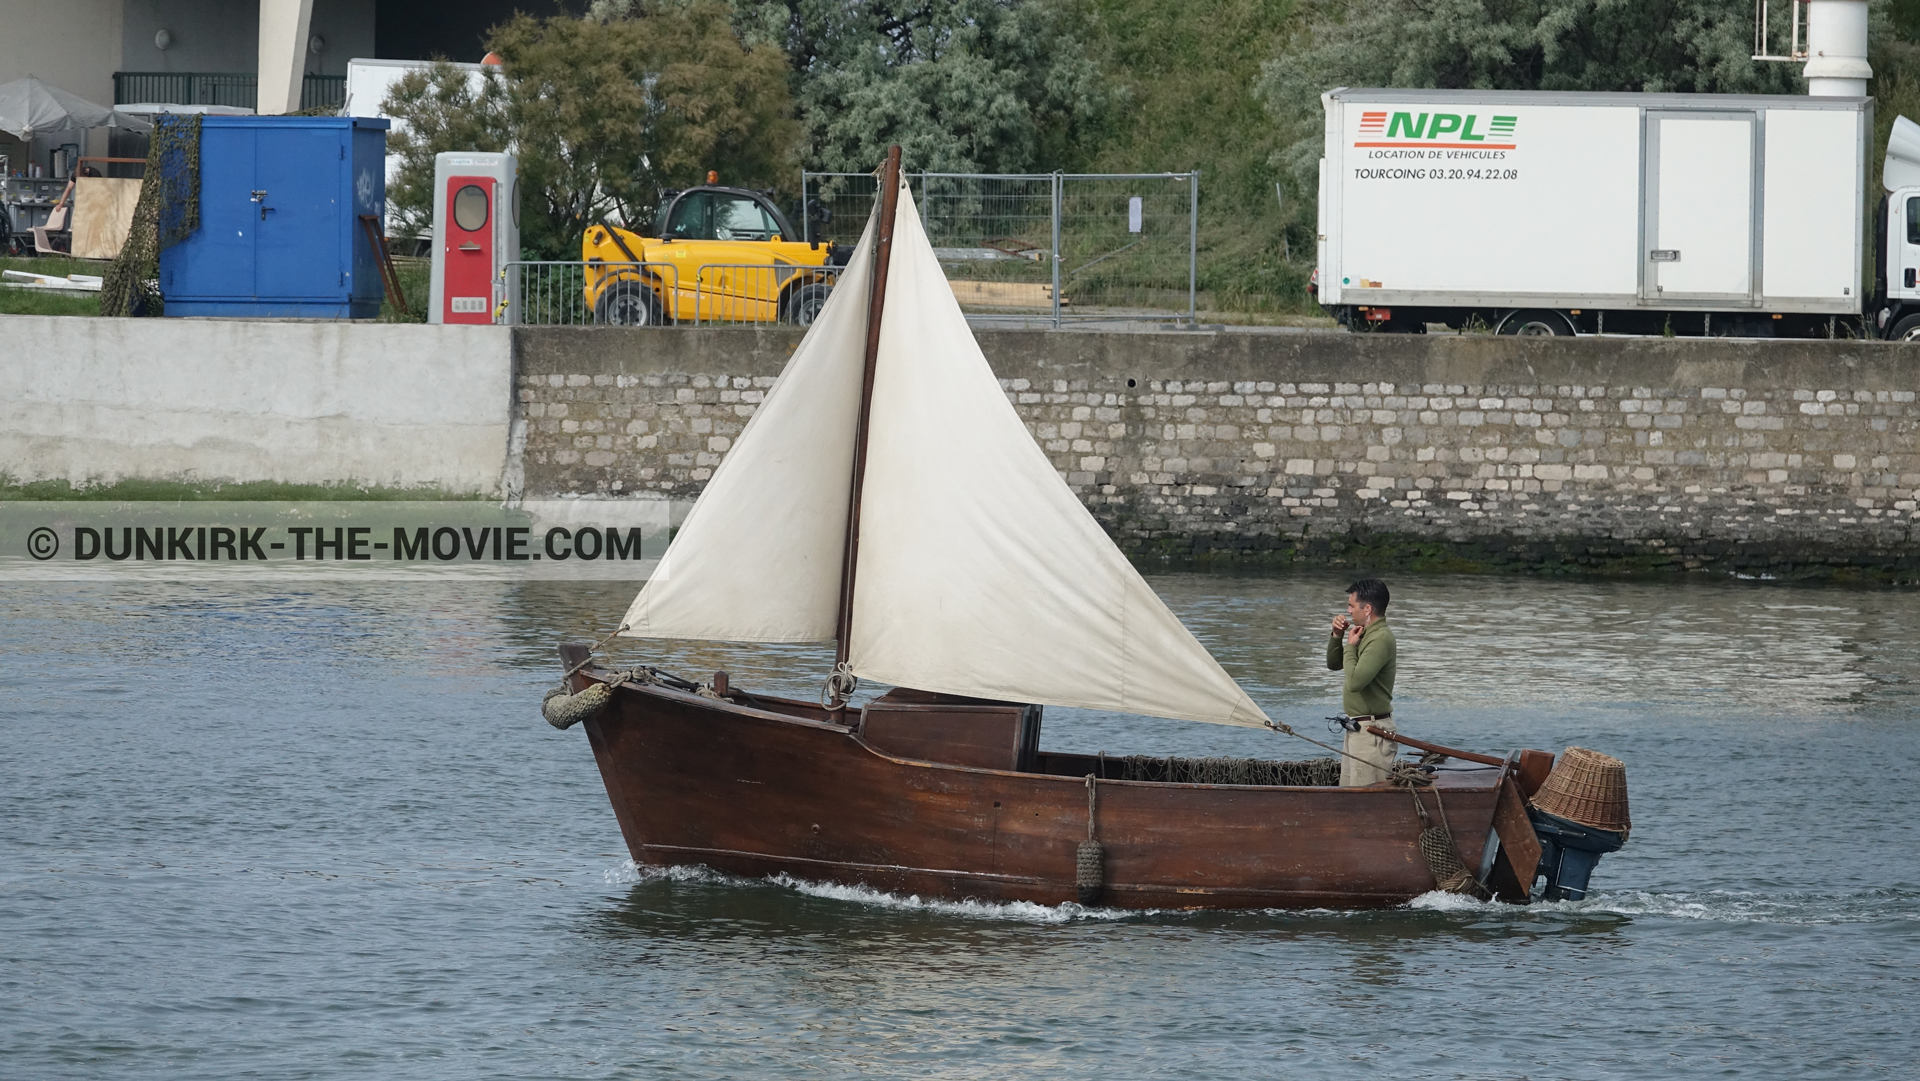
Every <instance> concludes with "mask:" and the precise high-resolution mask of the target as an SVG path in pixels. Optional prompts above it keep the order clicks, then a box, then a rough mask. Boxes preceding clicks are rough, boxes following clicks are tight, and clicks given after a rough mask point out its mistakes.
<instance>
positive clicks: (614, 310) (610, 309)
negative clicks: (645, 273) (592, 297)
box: [593, 282, 666, 327]
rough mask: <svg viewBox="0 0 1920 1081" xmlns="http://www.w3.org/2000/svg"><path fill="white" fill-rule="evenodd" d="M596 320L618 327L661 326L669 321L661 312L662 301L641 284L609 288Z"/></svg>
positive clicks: (597, 307)
mask: <svg viewBox="0 0 1920 1081" xmlns="http://www.w3.org/2000/svg"><path fill="white" fill-rule="evenodd" d="M593 320H594V322H596V323H604V324H606V325H607V326H615V327H657V326H660V325H661V324H663V323H665V322H666V319H665V317H664V316H663V315H661V312H660V298H658V297H656V296H654V295H653V290H651V289H649V288H647V287H646V286H644V285H641V284H639V283H638V282H621V283H618V284H616V285H612V286H609V287H608V288H607V291H606V292H605V293H602V294H601V295H600V303H599V304H597V305H595V306H594V309H593Z"/></svg>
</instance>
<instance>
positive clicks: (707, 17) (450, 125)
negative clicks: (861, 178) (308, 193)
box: [386, 0, 799, 259]
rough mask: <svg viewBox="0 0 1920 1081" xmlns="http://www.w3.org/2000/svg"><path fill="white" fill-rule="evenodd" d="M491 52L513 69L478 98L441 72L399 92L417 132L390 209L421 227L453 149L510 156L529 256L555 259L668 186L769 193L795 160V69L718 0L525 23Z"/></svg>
mask: <svg viewBox="0 0 1920 1081" xmlns="http://www.w3.org/2000/svg"><path fill="white" fill-rule="evenodd" d="M488 46H489V48H491V49H492V50H493V51H494V52H496V53H498V54H500V56H501V58H502V59H503V60H504V61H505V63H504V66H503V68H502V69H501V71H499V72H497V73H496V72H488V73H487V74H486V75H485V77H484V78H483V79H482V80H480V85H479V86H478V87H477V88H476V87H475V86H473V85H472V81H471V80H470V79H469V77H468V76H467V74H466V73H465V72H463V71H460V70H458V69H455V68H452V67H451V66H443V67H437V68H435V69H433V70H432V71H430V72H426V73H414V74H410V75H408V76H407V77H406V78H405V79H403V80H402V81H401V82H399V83H398V84H396V85H395V87H394V89H393V91H392V93H391V94H390V96H389V97H388V100H387V104H386V109H387V112H388V114H389V115H391V116H394V117H396V118H404V119H405V120H407V121H408V123H409V125H410V128H411V130H409V131H407V132H405V133H403V134H402V135H400V136H398V137H396V138H395V139H394V140H393V147H394V152H395V153H397V154H399V155H400V156H401V158H402V162H403V164H402V167H401V172H400V177H399V179H398V182H397V183H396V184H395V185H394V187H393V188H392V190H391V191H390V192H389V195H388V198H389V200H390V201H391V202H392V203H393V205H394V206H395V207H396V209H398V210H399V211H400V212H401V215H402V217H403V220H405V221H407V222H408V224H410V225H412V226H413V227H415V228H419V227H421V226H424V225H425V224H426V222H427V221H428V220H429V219H430V217H431V215H432V210H433V191H432V180H433V157H434V155H435V154H437V153H441V152H443V151H450V150H482V151H501V150H512V151H513V152H514V153H515V154H516V155H517V156H518V158H519V159H520V215H521V216H520V230H521V248H522V252H523V254H525V255H526V256H527V257H529V258H555V259H575V258H578V257H579V250H580V237H581V234H582V233H584V232H585V231H586V229H587V227H588V226H589V225H592V224H593V223H595V222H597V221H600V220H602V219H604V218H607V217H612V218H615V219H617V220H622V221H644V220H647V219H648V218H650V217H651V212H652V210H653V207H654V204H655V202H656V199H657V196H658V193H659V190H660V189H661V188H663V187H668V186H684V185H687V184H691V183H695V182H697V181H698V180H700V179H701V177H702V176H703V175H704V173H705V171H706V170H707V169H719V170H721V172H722V173H723V175H725V176H727V177H728V179H729V181H730V182H731V183H736V184H748V185H764V184H771V183H774V182H777V181H782V180H785V179H786V178H787V177H788V176H789V175H790V174H791V173H792V172H793V170H794V169H795V168H796V167H797V166H798V164H799V161H798V157H797V155H796V154H795V148H796V146H797V144H798V138H799V126H798V124H797V123H796V122H795V121H794V119H793V117H792V112H793V110H792V104H791V100H790V98H789V97H788V89H787V75H786V72H787V67H786V60H785V58H784V57H783V56H782V55H781V53H780V52H779V51H778V50H777V49H774V48H773V47H771V46H766V45H761V46H749V45H746V44H745V43H743V42H742V40H741V39H740V37H739V36H738V35H737V34H736V33H735V32H734V30H733V27H732V23H731V12H730V10H729V9H728V8H727V7H726V6H725V5H723V4H721V3H719V2H718V0H694V2H692V3H687V4H682V5H663V6H661V7H660V8H659V9H658V10H648V11H644V12H641V13H639V14H635V15H632V16H631V17H616V18H610V19H606V20H601V19H592V18H590V19H578V18H570V17H556V18H551V19H533V18H529V17H527V16H525V15H521V16H516V17H515V18H514V19H513V20H512V21H510V22H508V23H506V24H504V25H502V26H499V27H496V28H495V29H494V31H493V33H492V35H491V37H490V38H489V41H488Z"/></svg>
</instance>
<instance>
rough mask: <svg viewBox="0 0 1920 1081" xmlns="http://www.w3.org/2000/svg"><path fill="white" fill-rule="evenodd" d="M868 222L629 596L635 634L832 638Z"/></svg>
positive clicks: (861, 361)
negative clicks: (809, 322) (815, 312)
mask: <svg viewBox="0 0 1920 1081" xmlns="http://www.w3.org/2000/svg"><path fill="white" fill-rule="evenodd" d="M872 246H873V222H872V221H869V222H868V223H867V231H866V233H865V235H863V236H862V237H861V238H860V244H859V246H858V247H856V248H855V249H854V252H853V259H852V261H850V262H849V263H848V264H847V269H846V273H844V274H842V275H841V277H840V281H839V283H838V284H837V285H835V286H834V287H833V292H832V293H831V294H830V295H829V296H828V297H827V303H826V306H825V307H823V308H822V309H821V310H820V314H819V316H818V317H817V318H816V319H815V320H814V323H813V326H812V328H811V329H809V330H808V331H807V336H806V337H805V338H802V339H801V340H800V346H799V348H797V349H795V350H794V351H793V358H792V359H791V360H789V361H787V366H786V369H785V370H784V371H782V372H781V373H780V378H779V380H778V381H777V382H775V383H774V385H773V386H772V387H771V388H769V389H768V391H767V397H766V400H765V401H764V402H762V403H761V405H760V408H759V409H758V410H756V411H755V412H754V414H753V419H751V420H749V421H747V426H746V428H745V429H744V430H742V431H741V433H740V437H739V438H738V439H736V440H735V441H734V445H733V448H732V449H731V450H729V451H728V452H727V456H726V458H724V459H723V460H722V461H721V463H720V467H719V468H718V469H716V470H715V471H714V474H713V479H712V480H710V481H709V482H708V483H707V487H706V491H704V492H702V493H701V495H700V499H699V501H698V502H697V503H695V504H694V506H693V510H692V511H691V512H689V513H688V515H687V520H686V521H685V522H684V523H682V524H681V526H680V531H679V532H678V533H675V534H674V537H673V543H672V544H670V545H668V546H667V554H666V555H665V556H663V557H662V558H661V560H660V566H659V568H658V569H657V570H655V571H654V572H653V576H652V577H651V578H649V579H648V580H647V584H646V585H645V586H644V587H643V588H642V589H641V590H640V595H639V596H638V597H635V598H634V601H633V606H632V607H631V608H629V609H628V610H627V614H626V618H625V622H626V624H627V625H628V630H627V631H626V632H625V633H626V635H627V636H628V637H631V638H709V639H716V640H722V641H735V642H817V641H823V640H830V639H832V638H833V634H834V623H835V622H836V621H837V619H838V617H839V610H840V565H841V560H842V558H843V553H844V549H845V547H846V539H847V492H848V490H849V488H850V487H851V485H852V482H853V429H854V423H855V421H856V420H857V419H858V416H859V413H860V379H861V375H862V373H863V370H864V367H865V361H866V347H867V304H868V295H867V294H868V291H869V288H870V286H869V282H870V281H871V280H872V273H873V260H872V258H871V255H872Z"/></svg>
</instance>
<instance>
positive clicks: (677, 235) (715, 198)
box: [580, 178, 853, 326]
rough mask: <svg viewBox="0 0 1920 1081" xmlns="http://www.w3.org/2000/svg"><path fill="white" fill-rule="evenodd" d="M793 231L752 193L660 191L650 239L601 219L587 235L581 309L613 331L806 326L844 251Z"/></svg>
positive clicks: (713, 187) (847, 252) (706, 188)
mask: <svg viewBox="0 0 1920 1081" xmlns="http://www.w3.org/2000/svg"><path fill="white" fill-rule="evenodd" d="M710 179H711V178H710ZM798 235H799V234H798V233H797V232H795V231H794V228H793V226H792V225H791V224H789V223H788V221H787V218H786V215H784V214H782V213H780V210H779V208H778V207H776V206H774V205H773V201H772V200H770V199H768V198H767V197H766V196H765V195H764V194H762V193H760V192H757V191H749V190H747V189H745V188H728V187H721V186H719V185H717V184H712V183H709V184H706V185H702V186H700V187H696V188H688V189H687V190H685V191H679V192H669V193H667V197H666V198H665V199H664V200H662V202H661V206H660V216H659V218H658V219H657V220H656V221H655V226H654V231H653V236H650V237H648V236H641V235H640V234H639V233H637V232H635V231H634V230H631V229H623V228H620V227H619V226H616V225H612V224H609V223H605V222H602V223H601V224H598V225H595V226H592V227H591V228H589V229H588V230H587V232H586V235H585V237H583V238H582V239H581V242H580V254H581V258H582V259H583V260H585V262H586V263H587V272H586V301H587V308H588V310H590V311H592V312H593V317H594V321H595V322H598V323H610V324H613V325H616V326H655V325H660V324H666V323H676V322H681V321H686V322H700V323H707V322H717V323H772V322H784V323H793V324H797V325H800V326H805V325H807V324H810V323H812V322H813V320H814V317H815V316H816V315H818V314H819V313H820V309H821V307H822V306H823V305H825V304H826V302H827V294H828V293H829V292H831V291H832V289H833V282H834V280H835V278H837V277H838V276H839V272H840V268H841V267H842V266H844V265H845V264H846V261H847V259H848V258H849V257H851V256H852V254H853V249H852V248H850V247H844V246H837V245H835V244H833V243H831V242H828V243H820V242H818V241H815V242H813V243H806V242H803V241H799V240H795V239H793V238H794V237H797V236H798Z"/></svg>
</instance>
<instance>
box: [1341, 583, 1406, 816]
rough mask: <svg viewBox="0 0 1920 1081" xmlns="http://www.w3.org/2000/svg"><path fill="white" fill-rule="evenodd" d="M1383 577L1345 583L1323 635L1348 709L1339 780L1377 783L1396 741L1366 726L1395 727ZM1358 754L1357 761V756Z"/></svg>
mask: <svg viewBox="0 0 1920 1081" xmlns="http://www.w3.org/2000/svg"><path fill="white" fill-rule="evenodd" d="M1387 600H1388V595H1387V583H1385V582H1382V581H1381V580H1380V579H1378V578H1362V579H1360V580H1359V581H1358V582H1355V583H1353V584H1352V585H1350V586H1348V587H1347V613H1346V615H1341V616H1334V617H1333V634H1332V637H1330V638H1328V639H1327V667H1328V668H1329V669H1331V670H1333V671H1335V672H1343V673H1345V675H1346V682H1345V683H1344V685H1343V687H1342V690H1341V694H1340V706H1341V710H1342V712H1344V713H1345V714H1346V715H1347V721H1346V724H1345V725H1344V727H1345V728H1346V729H1347V737H1346V741H1345V746H1344V748H1343V749H1344V750H1345V751H1346V755H1345V756H1344V757H1342V758H1341V759H1340V785H1341V787H1343V788H1350V787H1354V786H1357V785H1368V784H1378V783H1380V782H1381V781H1384V780H1386V779H1387V771H1388V770H1389V769H1391V768H1392V767H1393V760H1394V758H1395V756H1396V755H1397V754H1398V753H1399V749H1400V746H1399V744H1397V743H1394V742H1393V741H1392V740H1386V739H1381V738H1380V737H1379V736H1376V735H1374V734H1373V733H1371V732H1368V731H1367V730H1366V729H1367V727H1368V726H1372V727H1374V728H1378V729H1380V730H1381V731H1383V732H1393V731H1395V728H1394V727H1393V671H1394V658H1395V654H1396V652H1397V651H1396V649H1395V646H1394V642H1393V631H1391V630H1389V629H1388V628H1387ZM1356 759H1358V761H1356Z"/></svg>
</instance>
